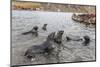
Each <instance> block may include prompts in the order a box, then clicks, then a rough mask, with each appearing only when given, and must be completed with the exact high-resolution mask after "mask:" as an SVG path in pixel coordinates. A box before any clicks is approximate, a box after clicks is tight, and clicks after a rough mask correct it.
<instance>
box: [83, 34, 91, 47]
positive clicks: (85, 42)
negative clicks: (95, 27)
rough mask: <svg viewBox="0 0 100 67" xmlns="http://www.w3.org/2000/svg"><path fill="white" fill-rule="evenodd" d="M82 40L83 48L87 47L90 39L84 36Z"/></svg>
mask: <svg viewBox="0 0 100 67" xmlns="http://www.w3.org/2000/svg"><path fill="white" fill-rule="evenodd" d="M83 38H84V42H83V44H84V46H88V45H89V43H90V37H89V36H87V35H86V36H83Z"/></svg>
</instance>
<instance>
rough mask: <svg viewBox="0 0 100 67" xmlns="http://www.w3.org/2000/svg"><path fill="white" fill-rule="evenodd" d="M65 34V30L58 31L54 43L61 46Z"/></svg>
mask: <svg viewBox="0 0 100 67" xmlns="http://www.w3.org/2000/svg"><path fill="white" fill-rule="evenodd" d="M63 33H64V31H63V30H60V31H58V33H57V35H55V38H54V42H56V43H57V44H61V43H62V35H63Z"/></svg>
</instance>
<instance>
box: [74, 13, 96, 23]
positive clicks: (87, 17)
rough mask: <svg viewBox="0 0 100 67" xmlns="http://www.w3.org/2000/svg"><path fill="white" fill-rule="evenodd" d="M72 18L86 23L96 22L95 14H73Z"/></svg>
mask: <svg viewBox="0 0 100 67" xmlns="http://www.w3.org/2000/svg"><path fill="white" fill-rule="evenodd" d="M72 19H73V20H75V21H77V22H82V23H86V24H96V15H95V14H93V13H92V14H73V15H72Z"/></svg>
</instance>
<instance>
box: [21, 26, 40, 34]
mask: <svg viewBox="0 0 100 67" xmlns="http://www.w3.org/2000/svg"><path fill="white" fill-rule="evenodd" d="M22 34H23V35H27V34H33V35H35V36H38V26H34V27H33V29H32V30H30V31H28V32H24V33H22Z"/></svg>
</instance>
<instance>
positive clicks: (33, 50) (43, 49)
mask: <svg viewBox="0 0 100 67" xmlns="http://www.w3.org/2000/svg"><path fill="white" fill-rule="evenodd" d="M54 36H55V32H53V33H51V34H49V35H48V37H47V39H46V41H45V42H43V43H42V44H40V45H33V46H31V47H29V48H28V49H27V50H26V52H25V54H24V56H26V57H27V58H28V59H31V60H32V59H33V58H35V54H50V53H51V52H52V50H53V49H54V47H53V45H52V42H53V40H54Z"/></svg>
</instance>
